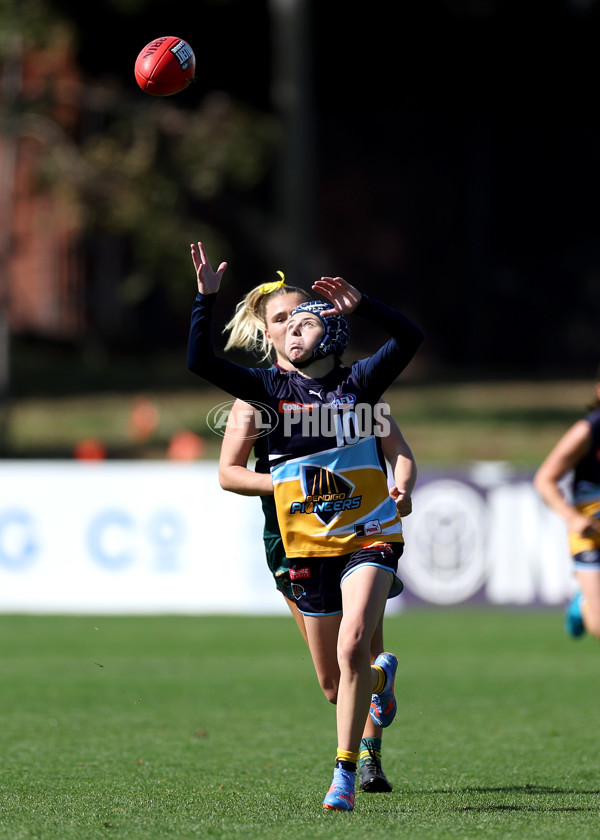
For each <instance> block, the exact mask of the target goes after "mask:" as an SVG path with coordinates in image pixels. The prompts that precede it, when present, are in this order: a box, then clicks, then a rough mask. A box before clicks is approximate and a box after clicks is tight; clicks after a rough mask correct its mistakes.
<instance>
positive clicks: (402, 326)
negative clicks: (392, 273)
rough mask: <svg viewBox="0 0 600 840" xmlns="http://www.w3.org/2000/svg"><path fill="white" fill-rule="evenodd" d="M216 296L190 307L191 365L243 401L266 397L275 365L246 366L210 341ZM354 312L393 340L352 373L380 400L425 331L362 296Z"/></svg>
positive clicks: (201, 298)
mask: <svg viewBox="0 0 600 840" xmlns="http://www.w3.org/2000/svg"><path fill="white" fill-rule="evenodd" d="M216 299H217V295H216V294H212V295H203V294H200V293H199V294H198V295H197V297H196V300H195V302H194V306H193V309H192V318H191V325H190V336H189V343H188V368H189V369H190V371H192V373H196V374H197V375H198V376H201V377H203V378H204V379H206V380H207V381H208V382H211V383H212V384H213V385H217V386H218V387H219V388H222V389H223V390H224V391H226V392H227V393H229V394H231V395H232V396H234V397H239V398H240V399H242V400H246V401H250V400H261V399H266V398H267V397H268V396H269V395H270V394H271V393H272V392H271V389H270V387H269V383H270V382H271V380H272V378H273V375H274V373H275V374H276V375H277V372H274V371H273V370H272V369H269V370H266V369H262V368H245V367H242V366H241V365H237V364H235V363H234V362H231V361H229V359H224V358H223V357H221V356H217V354H216V353H215V351H214V348H213V345H212V311H213V309H214V305H215V302H216ZM353 314H355V315H358V316H360V317H362V318H365V319H366V320H368V321H371V322H373V323H375V324H376V325H378V326H379V327H381V328H382V329H383V330H385V331H386V332H387V333H388V334H389V335H391V336H392V337H391V339H390V340H389V341H387V342H386V343H385V344H384V345H383V346H382V347H381V348H380V349H379V350H378V351H377V352H376V353H374V354H373V355H372V356H369V357H368V358H366V359H361V360H360V361H358V362H355V363H354V365H352V370H353V373H354V375H355V377H356V379H357V380H358V381H359V383H360V385H361V387H362V388H364V390H365V392H366V393H368V394H369V395H370V396H371V398H372V399H374V400H375V401H376V400H378V399H379V398H380V397H381V395H382V394H383V392H384V391H385V390H386V389H387V388H388V387H389V386H390V385H391V384H392V382H393V381H394V380H395V379H396V377H397V376H398V375H399V374H400V373H401V372H402V371H403V370H404V368H405V367H406V366H407V364H408V363H409V362H410V360H411V359H412V357H413V356H414V354H415V353H416V351H417V349H418V347H419V345H420V344H421V342H422V340H423V333H422V332H421V330H420V329H419V327H417V326H416V325H415V324H413V322H412V321H410V320H409V319H408V318H406V317H405V316H404V315H402V314H401V313H399V312H397V311H396V310H394V309H391V308H390V307H389V306H386V305H385V304H384V303H382V302H381V301H378V300H375V299H374V298H371V297H369V296H368V295H364V294H363V295H362V297H361V300H360V303H359V305H358V306H357V308H356V309H355V310H354V313H353Z"/></svg>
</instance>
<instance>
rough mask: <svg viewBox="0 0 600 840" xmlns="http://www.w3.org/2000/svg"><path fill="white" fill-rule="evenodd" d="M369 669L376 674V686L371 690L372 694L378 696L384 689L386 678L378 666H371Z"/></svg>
mask: <svg viewBox="0 0 600 840" xmlns="http://www.w3.org/2000/svg"><path fill="white" fill-rule="evenodd" d="M371 668H372V670H373V671H375V673H376V674H377V685H376V686H375V688H374V689H373V694H379V692H380V691H383V689H384V688H385V683H386V680H387V677H386V675H385V671H384V670H383V668H381V667H380V666H379V665H371Z"/></svg>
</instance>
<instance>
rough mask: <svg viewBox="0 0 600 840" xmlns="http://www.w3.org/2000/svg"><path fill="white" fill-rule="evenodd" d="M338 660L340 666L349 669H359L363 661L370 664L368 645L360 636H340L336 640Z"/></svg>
mask: <svg viewBox="0 0 600 840" xmlns="http://www.w3.org/2000/svg"><path fill="white" fill-rule="evenodd" d="M338 662H339V664H340V668H347V669H349V670H350V671H357V670H359V669H360V668H361V667H362V666H363V665H364V664H365V662H368V663H369V664H370V662H371V657H370V650H369V645H368V644H365V643H364V640H361V639H360V638H354V637H351V638H347V639H344V638H340V639H339V640H338Z"/></svg>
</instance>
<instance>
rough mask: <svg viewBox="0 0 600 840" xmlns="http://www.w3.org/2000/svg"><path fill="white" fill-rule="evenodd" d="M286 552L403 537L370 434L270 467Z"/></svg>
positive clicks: (323, 552)
mask: <svg viewBox="0 0 600 840" xmlns="http://www.w3.org/2000/svg"><path fill="white" fill-rule="evenodd" d="M271 472H272V475H273V485H274V491H275V505H276V507H277V519H278V520H279V527H280V529H281V536H282V539H283V544H284V548H285V553H286V555H287V556H288V557H290V558H292V557H315V556H325V557H326V556H331V557H334V556H340V555H342V554H349V553H351V552H353V551H357V550H358V549H359V548H361V547H362V546H363V545H365V543H370V542H373V541H374V540H379V541H382V542H403V541H404V540H403V537H402V523H401V520H400V517H399V516H398V514H397V512H396V503H395V501H394V500H393V499H392V498H390V495H389V492H388V486H387V479H386V475H385V473H384V472H383V470H382V469H381V466H380V463H379V458H378V453H377V447H376V442H375V438H374V437H372V436H371V437H367V438H362V439H361V440H359V441H358V442H357V443H356V444H354V445H350V446H344V447H341V448H335V449H329V450H326V451H323V452H318V453H316V454H315V455H310V456H305V457H300V458H294V459H290V460H289V461H284V462H283V463H281V464H279V465H278V466H275V467H272V469H271Z"/></svg>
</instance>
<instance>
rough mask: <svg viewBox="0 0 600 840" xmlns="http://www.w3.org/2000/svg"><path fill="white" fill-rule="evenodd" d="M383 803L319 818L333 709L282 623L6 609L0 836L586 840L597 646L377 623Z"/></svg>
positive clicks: (543, 616)
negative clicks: (381, 659)
mask: <svg viewBox="0 0 600 840" xmlns="http://www.w3.org/2000/svg"><path fill="white" fill-rule="evenodd" d="M386 642H387V647H388V648H390V649H391V650H394V651H395V652H397V653H398V655H399V658H400V663H401V665H400V669H399V672H398V674H399V675H398V678H397V682H396V685H397V693H398V697H399V714H398V717H397V719H396V721H395V722H394V723H393V725H392V726H391V727H390V729H389V731H388V732H386V735H385V738H384V756H383V758H384V767H385V769H386V772H387V774H388V776H389V778H390V779H391V780H392V781H393V783H394V785H395V790H394V792H393V793H392V794H379V795H372V794H371V795H369V794H359V795H358V796H357V801H356V809H355V811H354V813H352V814H340V813H323V812H322V810H321V800H322V798H323V796H324V794H325V792H326V789H327V786H328V784H329V781H330V775H331V769H332V762H333V755H334V751H335V746H336V744H335V723H334V709H333V707H331V706H329V705H328V704H327V702H326V701H325V700H324V698H323V697H322V695H321V693H320V690H319V688H318V686H317V684H316V679H315V677H314V675H313V670H312V664H311V662H310V660H309V657H308V655H307V651H306V649H305V647H304V644H303V642H302V640H301V639H300V636H299V635H298V633H297V631H296V629H295V626H294V625H293V622H292V620H291V619H289V618H287V617H285V616H284V617H270V618H267V617H261V618H255V617H252V618H247V617H226V616H220V617H197V618H194V617H131V618H129V617H112V616H102V617H88V616H85V617H83V616H82V617H79V616H73V617H42V616H0V668H1V674H2V693H1V695H0V704H1V706H0V720H1V721H2V736H1V739H2V750H1V753H0V754H1V764H0V766H1V778H2V796H1V797H0V838H3V840H21V838H40V840H70V838H77V840H95V838H109V837H111V838H122V840H138V838H139V840H162V838H180V839H181V840H187V838H193V837H199V838H222V840H232V838H237V837H239V838H250V839H251V840H252V839H253V838H261V840H281V838H311V840H312V838H328V840H338V838H339V840H342V838H344V840H354V838H356V840H358V838H361V840H362V838H365V837H377V838H378V837H381V838H386V837H389V838H392V837H406V838H411V840H412V839H413V838H427V840H433V838H436V839H439V840H448V838H462V839H463V840H467V838H484V837H485V838H520V839H521V838H525V839H526V840H529V838H544V840H549V839H550V838H565V840H566V838H569V840H572V838H574V837H576V838H594V837H597V836H598V834H599V829H598V820H599V804H600V780H599V776H598V746H597V729H598V726H597V714H598V696H599V690H600V675H599V674H600V669H599V668H598V649H597V643H595V642H594V641H593V640H591V639H589V638H585V639H582V640H579V641H577V642H573V641H571V640H569V639H567V638H566V636H565V635H564V634H563V629H562V616H561V614H560V611H555V610H551V611H545V610H544V611H533V610H531V611H497V610H492V609H488V610H471V609H456V610H435V609H430V610H414V611H413V610H409V611H407V612H405V613H403V614H400V615H394V616H391V617H390V618H389V619H387V624H386Z"/></svg>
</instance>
